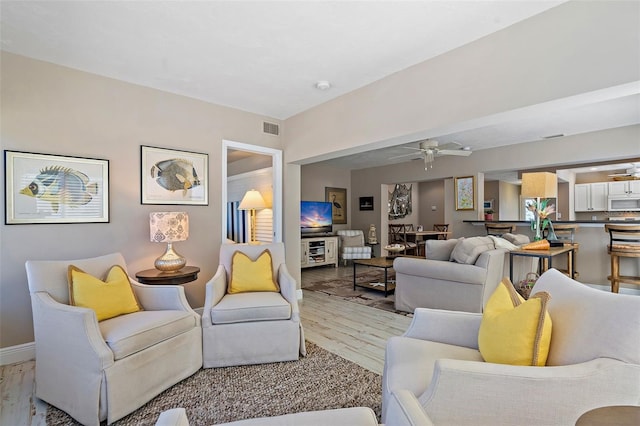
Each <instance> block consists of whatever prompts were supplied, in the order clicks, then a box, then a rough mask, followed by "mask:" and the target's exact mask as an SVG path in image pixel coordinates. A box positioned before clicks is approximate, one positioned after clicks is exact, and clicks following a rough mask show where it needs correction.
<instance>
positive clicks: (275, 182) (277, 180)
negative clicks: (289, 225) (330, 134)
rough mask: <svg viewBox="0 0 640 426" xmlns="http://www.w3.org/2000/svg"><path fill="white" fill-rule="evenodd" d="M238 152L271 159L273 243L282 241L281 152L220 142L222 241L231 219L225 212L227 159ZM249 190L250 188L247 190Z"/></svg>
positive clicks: (227, 175)
mask: <svg viewBox="0 0 640 426" xmlns="http://www.w3.org/2000/svg"><path fill="white" fill-rule="evenodd" d="M236 151H239V152H243V153H247V154H249V155H248V156H249V157H250V156H251V154H255V155H256V156H269V157H271V168H272V174H271V176H272V188H273V193H272V203H271V209H272V213H273V218H272V220H273V239H272V240H273V241H274V242H281V241H282V151H281V150H279V149H274V148H267V147H263V146H258V145H251V144H247V143H242V142H234V141H229V140H223V141H222V164H221V169H222V188H221V201H222V203H221V204H222V205H221V212H222V215H221V217H222V229H221V234H222V235H221V237H222V241H226V239H227V229H228V225H229V223H230V220H231V219H232V218H231V217H229V214H228V211H227V203H228V201H229V200H228V188H229V159H230V157H231V156H232V153H234V152H236ZM249 189H251V188H249Z"/></svg>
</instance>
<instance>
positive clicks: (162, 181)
mask: <svg viewBox="0 0 640 426" xmlns="http://www.w3.org/2000/svg"><path fill="white" fill-rule="evenodd" d="M140 149H141V151H140V159H141V164H140V170H141V177H140V182H141V191H140V193H141V203H142V204H187V205H199V206H206V205H209V185H208V182H209V155H208V154H200V153H197V152H189V151H179V150H175V149H167V148H156V147H152V146H145V145H142V146H141V147H140Z"/></svg>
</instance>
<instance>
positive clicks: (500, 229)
mask: <svg viewBox="0 0 640 426" xmlns="http://www.w3.org/2000/svg"><path fill="white" fill-rule="evenodd" d="M484 227H485V229H486V230H487V235H495V236H496V237H501V236H502V235H503V234H507V233H509V232H514V231H515V230H516V226H515V225H513V224H511V223H485V224H484Z"/></svg>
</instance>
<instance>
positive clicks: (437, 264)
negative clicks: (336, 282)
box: [393, 237, 507, 312]
mask: <svg viewBox="0 0 640 426" xmlns="http://www.w3.org/2000/svg"><path fill="white" fill-rule="evenodd" d="M458 242H462V243H463V244H464V245H465V246H466V247H467V248H468V250H466V253H460V256H459V257H457V258H458V260H459V261H460V262H454V261H450V260H449V259H450V258H451V256H452V255H454V254H455V253H456V252H455V251H454V247H456V246H457V244H458ZM435 247H437V248H438V250H439V251H437V252H436V249H435ZM458 247H459V246H458ZM460 250H461V251H464V249H463V248H461V249H460ZM506 253H507V251H506V250H504V249H495V248H494V245H493V242H492V240H491V239H490V238H489V237H472V238H465V239H464V240H456V239H450V240H427V245H426V256H427V258H426V259H416V258H409V257H398V258H397V259H395V260H394V261H393V269H394V270H395V271H396V290H395V308H396V309H397V310H399V311H405V312H413V311H414V310H415V309H416V308H434V309H449V310H455V311H467V312H482V308H483V306H484V304H485V303H486V301H487V299H488V298H489V296H490V295H491V293H492V292H493V290H494V289H495V288H496V286H497V285H498V283H499V282H500V280H501V279H502V275H503V271H504V264H505V255H506Z"/></svg>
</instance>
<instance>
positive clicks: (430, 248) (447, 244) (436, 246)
mask: <svg viewBox="0 0 640 426" xmlns="http://www.w3.org/2000/svg"><path fill="white" fill-rule="evenodd" d="M462 239H463V238H460V239H457V238H452V239H450V240H426V241H425V256H426V257H427V259H433V260H449V259H450V258H451V252H452V251H453V249H454V248H455V246H456V244H458V242H459V241H461V240H462Z"/></svg>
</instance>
